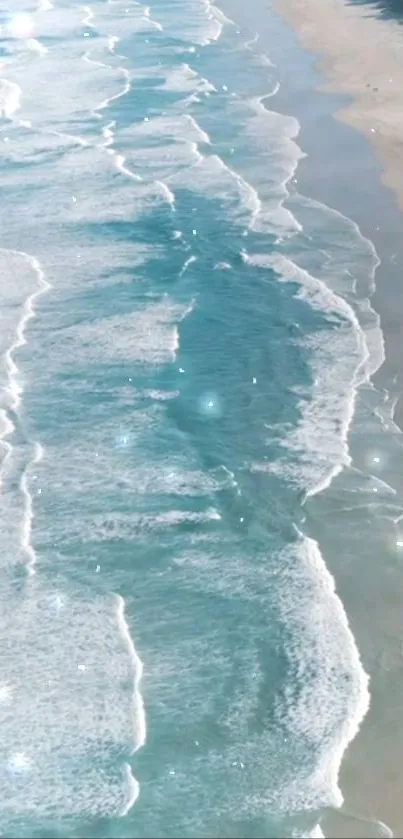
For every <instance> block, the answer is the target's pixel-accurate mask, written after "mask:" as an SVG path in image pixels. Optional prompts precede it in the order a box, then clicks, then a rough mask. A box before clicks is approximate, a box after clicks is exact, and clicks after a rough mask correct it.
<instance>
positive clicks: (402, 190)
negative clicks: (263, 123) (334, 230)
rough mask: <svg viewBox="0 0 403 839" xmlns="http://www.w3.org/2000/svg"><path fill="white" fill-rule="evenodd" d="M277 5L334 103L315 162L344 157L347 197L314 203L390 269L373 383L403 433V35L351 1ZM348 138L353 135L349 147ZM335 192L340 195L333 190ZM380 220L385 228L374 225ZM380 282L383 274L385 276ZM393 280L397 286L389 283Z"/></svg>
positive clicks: (378, 302)
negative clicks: (350, 222)
mask: <svg viewBox="0 0 403 839" xmlns="http://www.w3.org/2000/svg"><path fill="white" fill-rule="evenodd" d="M266 2H267V0H266ZM273 2H274V7H275V10H276V12H277V14H278V15H279V16H280V18H281V19H282V20H283V21H284V22H285V24H286V25H287V26H289V27H291V28H292V30H293V32H295V35H296V38H297V40H298V44H299V46H300V47H301V48H302V49H303V50H304V51H307V52H308V55H310V58H311V64H312V66H313V70H314V74H315V76H316V80H315V82H314V93H316V95H317V97H321V98H322V99H324V100H327V101H331V102H332V107H331V110H332V113H331V116H332V123H333V124H332V134H333V142H332V151H331V153H330V154H329V150H328V149H326V152H325V154H323V153H322V154H321V153H320V150H319V148H318V144H316V147H315V158H316V159H317V157H318V155H319V156H320V158H321V165H322V167H326V166H330V167H331V166H332V163H333V161H334V160H337V159H338V158H340V157H342V161H343V167H344V166H345V169H346V171H345V172H343V171H340V169H338V170H337V178H341V180H343V178H344V188H345V190H346V192H347V194H348V196H349V197H348V198H347V200H346V201H344V200H343V198H342V197H341V196H339V195H338V196H337V199H336V205H334V204H332V202H329V199H328V198H327V195H326V193H325V195H323V193H322V192H321V191H320V185H318V183H317V182H315V184H314V192H315V195H312V196H311V197H316V193H317V191H318V186H319V192H320V193H321V197H320V200H322V201H323V203H330V205H331V206H336V208H338V209H339V207H340V209H341V210H342V212H343V213H344V214H345V215H347V216H349V217H351V218H353V219H354V220H355V221H357V222H358V223H359V226H360V229H361V232H362V233H363V234H364V235H365V236H366V237H367V238H369V239H371V240H372V241H373V242H374V244H375V247H376V249H377V251H378V252H379V253H380V254H381V255H382V263H383V268H385V262H386V263H387V268H388V283H387V284H386V283H383V282H381V283H380V282H379V280H377V282H376V289H375V293H374V295H373V297H372V304H373V307H374V309H375V310H376V311H377V312H378V313H379V315H380V317H381V321H382V330H383V334H384V340H385V351H386V358H385V362H384V364H383V365H382V367H381V368H380V369H379V370H378V371H377V372H376V373H375V374H374V377H373V381H374V384H375V385H376V386H377V387H381V388H386V389H387V390H388V391H389V393H390V397H391V402H392V403H393V413H392V418H393V420H394V421H395V422H396V424H397V425H398V426H399V428H400V429H401V430H403V398H402V395H403V369H402V363H401V352H400V346H399V340H396V338H397V336H400V339H401V340H403V328H402V325H401V317H400V314H401V313H403V293H402V292H401V290H400V288H399V284H400V276H401V272H402V270H403V255H402V252H401V248H400V253H399V246H400V241H399V239H400V238H401V236H402V232H403V110H402V108H401V93H400V82H399V79H402V78H403V30H402V28H401V27H399V26H398V25H397V23H396V22H395V21H393V20H386V19H383V18H381V16H380V12H379V10H376V8H375V7H374V6H371V7H368V6H367V5H365V4H361V3H360V4H358V5H356V4H354V3H353V2H351V0H350V2H348V0H323V2H322V0H273ZM298 116H299V119H300V122H301V132H300V137H299V140H300V141H301V145H302V148H305V145H304V140H305V134H306V131H305V121H306V120H305V114H303V113H301V114H300V115H298ZM336 120H337V122H336ZM338 124H339V126H340V128H341V129H342V128H344V133H343V131H341V130H339V131H337V125H338ZM322 129H323V125H322V124H321V125H320V130H322ZM312 130H315V128H314V126H311V131H312ZM345 132H350V137H349V139H348V142H347V143H346V142H345V138H346V133H345ZM351 133H354V134H356V135H357V139H358V138H359V137H360V135H361V137H364V138H365V141H366V142H367V143H369V149H370V152H371V151H372V153H373V155H374V157H375V161H376V164H377V165H378V178H379V183H380V188H379V190H378V192H377V196H376V205H375V207H374V206H373V205H372V206H371V207H369V208H365V207H363V202H364V201H365V200H366V199H367V198H368V200H371V195H370V193H371V191H372V190H371V189H367V186H366V183H365V181H366V180H367V179H368V177H369V169H371V172H370V177H371V176H372V178H373V171H374V168H375V167H374V164H373V163H372V166H371V164H369V162H368V161H367V162H366V163H363V162H362V161H361V160H359V159H358V160H357V157H356V156H355V155H352V160H354V163H355V164H358V171H357V170H355V169H353V168H352V167H351V163H350V159H349V155H348V147H349V146H350V147H351V144H352V138H351ZM335 136H338V137H339V138H340V145H341V146H344V147H345V148H343V151H342V152H341V151H340V149H337V148H335V143H334V137H335ZM325 139H326V141H327V142H329V141H331V139H332V138H331V137H330V135H329V132H328V131H327V132H326V135H325ZM356 145H358V144H357V143H356ZM361 147H362V144H361ZM308 154H309V155H310V152H308ZM367 157H368V155H367ZM316 159H315V160H312V158H311V161H310V162H313V163H314V164H315V163H316ZM305 168H306V167H305ZM303 169H304V161H301V164H300V166H299V167H298V176H299V177H300V175H301V170H303ZM321 174H322V176H324V179H325V180H326V181H327V186H329V181H328V175H327V174H326V172H323V171H322V173H321ZM346 174H348V176H349V178H351V181H352V184H354V187H355V191H356V192H357V193H359V197H358V202H357V203H358V205H359V206H353V208H352V204H351V197H352V192H353V191H354V190H352V186H351V185H350V184H349V183H347V181H346ZM311 175H312V173H311ZM330 189H331V191H332V192H333V191H334V185H333V184H332V185H331V186H330ZM383 189H386V191H387V192H390V196H391V197H390V199H389V202H388V199H386V200H385V198H384V197H383V196H382V195H381V192H382V191H383ZM338 190H339V191H340V187H337V185H336V192H337V191H338ZM308 194H311V193H308ZM372 197H373V196H372ZM388 203H389V204H390V205H392V206H393V205H395V211H394V212H392V213H391V212H390V207H388V206H387V204H388ZM378 219H379V224H377V223H375V224H374V221H375V222H376V221H378ZM396 269H397V270H396ZM377 274H378V276H379V274H382V270H381V271H380V272H377ZM392 275H394V276H392ZM390 276H392V283H390V282H389V277H390ZM395 279H396V282H395V281H394V280H395ZM391 287H393V293H392V294H391V293H390V289H391ZM397 296H399V300H398V301H397Z"/></svg>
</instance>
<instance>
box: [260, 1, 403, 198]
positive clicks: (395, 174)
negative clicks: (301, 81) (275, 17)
mask: <svg viewBox="0 0 403 839" xmlns="http://www.w3.org/2000/svg"><path fill="white" fill-rule="evenodd" d="M276 5H277V8H278V9H279V11H280V13H281V14H282V15H283V16H284V18H285V19H286V20H287V21H288V22H289V23H290V25H291V26H292V27H293V28H295V30H296V32H297V35H298V38H299V39H300V42H301V44H302V45H303V47H304V48H306V49H308V50H310V51H312V52H313V53H315V54H317V56H318V61H319V67H320V70H321V71H322V72H323V75H324V77H325V79H326V81H325V82H324V83H323V85H322V89H323V90H327V91H329V92H332V91H333V92H336V93H346V94H349V95H350V96H352V97H353V99H352V101H351V103H350V104H349V105H347V107H344V108H341V109H340V110H339V111H337V112H336V114H335V116H336V117H337V118H338V119H340V120H342V121H344V122H346V123H348V124H349V125H352V126H353V127H354V128H356V129H357V130H359V131H362V132H363V133H364V134H366V135H367V137H368V138H369V139H370V141H371V143H373V145H374V147H375V150H376V153H377V154H378V156H379V159H380V160H381V163H382V167H383V173H382V180H383V182H384V183H385V184H386V185H387V186H388V187H390V188H391V189H393V190H395V192H396V195H397V197H398V201H399V205H400V207H401V208H402V209H403V107H402V104H403V97H402V80H403V30H402V29H401V28H400V27H399V26H397V25H396V22H395V21H393V20H386V19H384V18H381V16H380V13H379V12H377V11H376V8H375V7H374V6H373V5H372V6H368V5H366V4H365V3H363V4H361V3H360V4H358V3H356V2H355V3H351V4H350V3H347V2H344V0H277V3H276Z"/></svg>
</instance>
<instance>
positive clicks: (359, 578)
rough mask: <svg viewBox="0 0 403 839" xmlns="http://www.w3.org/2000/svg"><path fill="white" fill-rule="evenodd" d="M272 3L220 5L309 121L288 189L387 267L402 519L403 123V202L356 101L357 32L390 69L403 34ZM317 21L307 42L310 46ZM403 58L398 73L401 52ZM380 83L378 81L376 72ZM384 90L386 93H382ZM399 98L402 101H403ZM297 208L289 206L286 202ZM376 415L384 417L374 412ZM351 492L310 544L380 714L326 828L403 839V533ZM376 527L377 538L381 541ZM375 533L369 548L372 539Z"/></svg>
mask: <svg viewBox="0 0 403 839" xmlns="http://www.w3.org/2000/svg"><path fill="white" fill-rule="evenodd" d="M268 2H269V0H253V3H252V4H250V5H248V9H247V10H245V9H243V8H242V6H241V0H224V2H221V4H220V5H223V6H224V11H225V10H226V9H228V10H229V12H231V11H232V12H233V16H234V18H235V17H236V19H237V21H238V20H239V22H242V23H243V25H244V26H246V27H247V28H248V29H249V30H250V32H251V37H252V38H253V36H254V35H255V33H256V32H259V45H260V50H261V51H263V52H266V53H267V54H268V57H269V58H270V59H271V60H273V62H274V63H275V65H276V69H278V71H279V74H280V90H279V92H278V93H277V94H276V96H275V97H274V99H273V100H272V108H273V110H275V111H276V112H278V113H284V114H287V115H292V116H294V117H296V118H297V119H298V121H299V123H300V133H299V136H298V138H297V143H298V145H299V146H300V148H301V149H302V151H303V152H304V153H305V154H306V156H305V157H304V158H303V159H301V160H300V162H299V165H298V169H297V172H296V173H295V175H296V177H295V178H293V179H292V180H291V182H289V184H288V189H289V191H290V196H291V197H292V190H293V188H294V186H293V185H294V183H295V184H296V186H295V189H296V190H297V191H298V193H301V194H302V195H306V196H307V197H309V198H313V199H315V200H318V201H320V202H322V203H324V204H326V205H327V206H329V207H331V208H333V209H335V210H338V211H339V212H341V213H342V214H343V215H345V216H347V217H348V218H350V219H352V220H354V222H356V223H357V224H358V225H359V228H360V231H361V233H362V234H363V235H364V236H365V237H367V238H368V239H370V240H371V241H372V242H373V244H374V246H375V248H376V251H377V254H378V256H379V257H380V260H381V263H380V265H379V266H378V269H377V271H376V278H375V286H376V290H375V292H374V294H373V295H372V297H371V305H372V307H373V308H374V309H375V311H376V312H377V313H378V314H379V315H380V318H381V328H382V333H383V338H384V342H385V354H386V358H385V361H384V363H383V364H382V366H381V367H380V368H379V370H377V371H376V373H375V374H374V375H373V376H372V378H371V381H372V382H373V384H374V386H375V388H376V390H377V392H378V394H379V403H380V402H381V397H382V394H385V395H386V392H388V394H389V399H388V400H387V401H386V402H385V403H384V405H383V406H382V412H384V416H385V415H386V416H387V420H384V421H383V422H380V423H379V427H380V428H381V426H382V425H384V426H385V427H386V426H387V425H389V427H390V439H389V436H388V435H385V439H383V441H382V445H383V446H384V447H385V451H376V450H375V451H376V454H380V455H381V460H382V462H384V463H385V466H386V467H387V478H386V480H390V482H391V484H393V486H395V487H396V490H397V496H396V505H399V502H400V508H399V513H400V514H401V512H402V503H401V500H402V499H403V486H402V483H403V482H402V478H401V476H402V475H403V462H402V461H403V443H402V440H401V431H400V429H401V428H403V400H401V394H402V392H403V365H402V358H401V349H400V347H401V337H402V332H403V329H402V326H401V321H402V320H403V317H402V315H403V288H402V283H401V273H402V267H403V237H402V236H401V231H402V227H403V215H402V214H401V209H402V207H403V116H402V133H401V140H400V141H399V142H401V146H402V170H401V172H402V188H400V185H399V187H398V188H397V187H396V185H395V184H394V183H392V182H391V181H392V180H393V178H392V179H391V178H390V177H388V176H387V175H385V171H386V170H385V155H386V157H387V156H388V152H387V149H388V148H389V147H390V144H392V146H393V139H392V134H393V132H392V134H389V135H388V138H389V139H388V143H389V145H387V146H385V147H384V146H382V148H384V151H383V153H382V154H383V156H382V157H381V155H379V158H381V159H379V158H377V156H376V151H377V150H378V146H377V143H376V142H375V140H376V141H377V142H378V140H379V135H376V136H374V135H375V132H371V131H370V127H369V128H368V126H369V122H368V119H372V117H373V114H372V111H371V109H370V108H369V107H367V110H366V111H365V114H366V119H367V122H366V121H365V118H364V116H363V114H364V111H363V105H362V102H361V101H360V103H359V107H358V110H357V117H356V118H355V116H354V107H355V99H354V84H355V85H356V93H357V91H360V90H361V87H360V85H361V83H362V82H363V73H365V71H366V70H368V64H365V53H366V50H367V43H366V40H365V32H363V33H360V38H359V39H358V40H357V38H358V35H357V27H358V26H359V25H361V21H362V22H363V23H365V24H367V23H368V24H369V29H370V30H371V35H370V37H371V39H372V40H371V43H372V46H373V47H375V46H376V51H377V58H376V61H377V63H378V62H381V60H382V59H381V58H380V57H379V51H378V42H379V38H378V30H379V28H382V27H384V30H383V31H384V32H385V35H384V41H383V43H385V38H386V32H387V33H389V32H390V30H399V27H397V26H396V25H395V24H394V23H393V22H392V21H382V20H378V19H377V15H376V12H374V11H373V9H372V7H371V9H370V11H368V7H366V6H359V7H357V6H349V7H346V6H344V0H274V2H275V3H276V9H275V10H273V9H272V8H270V13H268V11H269V7H268ZM347 8H348V9H350V12H349V14H350V15H352V16H354V20H355V21H356V27H355V36H354V37H353V36H352V37H349V38H348V39H347V43H348V44H349V49H350V50H351V48H352V46H354V50H355V58H354V60H355V62H356V64H357V65H358V71H359V80H358V81H357V82H356V83H355V82H354V77H353V80H351V79H348V78H346V79H344V82H343V84H342V83H340V85H339V84H337V76H336V75H335V76H334V77H332V78H329V76H331V71H330V70H329V71H328V69H327V68H328V66H331V65H332V55H333V56H334V53H330V54H329V53H328V54H327V57H326V56H325V55H324V54H323V52H324V49H325V44H326V38H325V34H327V30H330V29H332V32H331V33H330V36H329V37H330V38H332V37H333V35H334V41H333V42H332V43H333V50H335V51H337V49H340V50H341V51H342V50H343V42H341V43H339V41H340V38H341V34H340V33H342V34H343V35H344V34H345V27H346V25H347V23H346V17H344V16H343V15H344V11H345V10H346V9H347ZM329 9H330V10H332V11H333V13H334V15H335V16H337V17H338V25H337V27H335V28H334V29H333V26H332V23H333V21H332V19H330V20H329V14H328V12H329ZM295 10H297V12H295ZM293 12H295V17H294V16H293ZM315 14H317V20H316V22H315V21H313V22H312V21H311V23H312V26H311V27H309V22H310V15H312V16H314V15H315ZM298 15H300V16H298ZM230 16H231V15H230ZM304 16H305V17H304ZM304 20H305V29H304V32H302V29H303V21H304ZM277 29H278V31H277ZM365 31H367V30H365ZM368 31H369V30H368ZM335 33H337V34H335ZM349 34H351V33H349ZM398 35H399V39H400V43H401V55H400V54H399V61H401V68H402V70H403V31H402V30H401V29H400V30H399V31H398ZM393 37H394V38H395V41H394V43H395V45H396V43H397V41H398V40H399V39H398V37H397V34H396V32H395V31H394V34H393ZM308 38H309V46H308V40H307V39H308ZM337 39H339V41H338V40H337ZM360 44H361V51H359V45H360ZM265 48H266V49H265ZM363 55H364V60H363ZM393 56H394V60H395V61H397V60H398V58H397V52H396V50H395V51H394V53H393ZM389 58H390V57H389ZM388 60H389V59H388ZM374 61H375V58H374ZM361 62H362V67H361ZM387 69H389V67H388V68H386V67H383V68H382V70H381V72H383V73H385V72H387ZM372 72H373V76H375V70H374V69H372ZM366 85H367V81H365V84H364V88H365V89H364V92H363V99H364V101H366V102H367V105H368V103H369V104H370V103H371V102H372V101H373V102H374V103H378V106H379V101H378V100H376V98H375V97H374V95H373V94H374V92H373V91H370V90H369V89H368V88H367V87H366ZM374 85H375V86H377V85H376V82H374ZM393 91H394V95H395V96H397V92H396V88H393ZM371 97H372V98H371ZM378 99H379V97H378ZM393 113H394V110H393V108H392V109H391V112H389V111H388V106H387V104H385V105H384V119H385V120H387V119H388V118H389V117H390V119H391V120H392V122H393ZM346 115H347V118H346ZM357 128H358V130H357ZM368 141H369V142H368ZM396 160H399V154H398V153H396V154H392V153H390V160H389V159H388V161H387V162H388V164H389V169H388V171H389V172H390V171H393V166H396ZM398 199H399V200H398ZM285 204H286V206H287V200H286V202H285ZM365 398H368V401H369V400H370V397H368V394H364V402H365ZM399 399H400V401H399ZM370 413H371V410H369V411H368V414H369V415H370ZM373 413H374V414H375V413H376V410H374V411H373ZM378 416H379V414H378ZM358 425H359V423H358ZM398 426H400V429H399V427H398ZM367 432H369V436H368V433H367ZM371 434H372V435H373V430H372V431H371V430H370V429H369V427H368V428H367V426H365V425H364V427H363V428H362V429H359V430H358V431H357V430H356V431H355V433H353V434H352V437H350V439H349V445H350V452H351V455H352V457H353V462H354V466H357V467H358V469H362V471H363V473H365V474H370V473H371V471H372V472H373V464H372V466H371V463H370V461H371V457H370V455H371V453H372V454H374V450H373V449H372V448H371V447H373V446H374V445H377V446H378V445H380V443H379V440H377V441H376V443H375V442H374V439H373V436H371ZM386 437H388V439H386ZM383 474H384V473H382V477H383ZM350 478H351V475H349V473H348V470H346V471H345V473H344V476H343V475H342V476H341V477H340V479H338V478H336V479H335V480H334V482H333V483H332V485H331V487H329V488H328V489H327V490H326V492H325V493H322V494H321V495H319V496H315V498H314V499H312V500H311V501H310V502H309V503H308V505H307V507H306V508H305V509H306V510H307V514H308V522H307V524H308V531H307V535H308V536H312V537H313V538H314V539H316V540H317V541H318V542H319V545H320V546H321V548H322V547H323V548H324V559H325V562H326V566H327V568H328V570H329V571H330V573H331V575H332V576H333V578H334V580H335V585H336V591H337V593H338V595H339V597H340V599H341V601H342V603H343V606H344V608H345V610H346V613H347V616H348V622H349V626H350V628H351V631H352V633H353V635H354V638H355V641H356V643H357V646H358V650H359V653H360V658H361V661H362V664H363V666H364V669H365V671H366V673H368V675H369V676H370V694H371V705H370V709H369V711H368V713H367V715H366V716H365V717H364V719H363V720H362V722H361V725H360V728H359V731H358V733H357V734H356V736H355V738H354V739H353V741H352V742H351V743H350V744H349V746H348V748H347V750H346V751H345V753H344V756H343V760H342V765H341V770H340V775H339V785H340V788H341V791H342V794H343V798H344V804H343V806H342V808H341V809H340V810H339V811H331V812H329V811H326V812H325V813H324V814H322V816H323V817H322V818H321V823H322V828H323V832H324V835H325V836H327V837H340V839H342V837H346V839H347V837H357V838H358V837H361V839H372V837H377V836H379V837H380V836H384V837H387V836H391V835H395V836H399V835H401V831H402V830H403V804H402V803H401V795H400V784H399V777H400V763H401V759H400V755H401V751H402V749H403V733H400V732H401V729H402V728H403V726H402V725H401V723H402V715H401V708H402V707H403V616H402V614H401V607H400V596H399V592H400V590H401V589H402V588H403V568H402V567H401V557H400V558H399V556H398V552H397V551H396V544H398V543H397V542H396V541H393V540H394V539H395V540H396V539H397V538H399V539H401V538H403V535H402V537H400V536H397V535H396V530H397V529H398V525H396V521H393V519H392V518H388V515H389V510H388V514H387V515H386V514H385V515H383V512H382V513H379V516H378V513H377V512H376V513H375V516H374V514H373V511H372V499H371V498H370V497H368V496H365V495H364V497H363V496H362V495H361V494H358V495H354V491H355V490H354V488H352V489H351V492H350V488H349V480H350ZM350 482H351V481H350ZM366 499H367V500H366ZM350 505H351V506H350ZM386 508H387V501H385V509H386ZM351 509H353V512H351ZM373 524H375V525H376V526H375V527H373ZM371 527H372V530H370V533H369V534H368V533H367V530H368V529H369V528H371ZM341 530H344V531H345V532H341ZM393 534H394V535H393ZM368 535H369V538H370V541H368V538H367V537H368Z"/></svg>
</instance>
